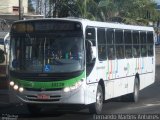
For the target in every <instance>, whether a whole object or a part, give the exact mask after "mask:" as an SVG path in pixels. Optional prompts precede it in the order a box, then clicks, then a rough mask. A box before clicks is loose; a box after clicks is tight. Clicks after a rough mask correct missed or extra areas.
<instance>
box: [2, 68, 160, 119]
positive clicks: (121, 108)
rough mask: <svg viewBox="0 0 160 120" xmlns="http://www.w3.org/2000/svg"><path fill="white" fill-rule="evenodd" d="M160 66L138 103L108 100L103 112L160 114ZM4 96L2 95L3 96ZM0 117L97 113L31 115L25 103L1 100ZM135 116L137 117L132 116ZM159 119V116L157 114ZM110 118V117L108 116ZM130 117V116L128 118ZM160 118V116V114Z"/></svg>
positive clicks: (67, 114)
mask: <svg viewBox="0 0 160 120" xmlns="http://www.w3.org/2000/svg"><path fill="white" fill-rule="evenodd" d="M159 78H160V66H157V69H156V82H155V83H154V84H152V85H151V86H149V87H147V88H145V89H143V90H142V91H141V92H140V100H139V102H138V103H136V104H135V103H132V102H126V101H122V100H121V99H118V98H117V99H112V100H109V101H106V103H105V105H104V109H103V113H102V114H107V115H117V114H133V115H136V114H160V94H159V91H160V79H159ZM1 97H2V96H1ZM0 115H1V116H2V117H0V119H2V120H4V119H5V117H7V116H8V117H10V118H12V117H13V118H16V119H18V120H82V119H83V120H93V119H95V118H96V117H95V115H91V114H89V112H88V109H85V108H84V109H82V110H80V111H74V112H73V111H61V112H53V110H52V108H50V109H46V110H45V111H44V114H43V115H42V114H41V115H31V114H30V113H29V111H28V110H27V108H26V105H25V104H7V103H5V102H0ZM132 117H133V118H136V117H137V116H136V117H134V116H132ZM156 118H157V119H158V117H157V116H156ZM106 119H109V118H106ZM128 119H129V118H128ZM159 119H160V116H159Z"/></svg>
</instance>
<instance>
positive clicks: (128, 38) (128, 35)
mask: <svg viewBox="0 0 160 120" xmlns="http://www.w3.org/2000/svg"><path fill="white" fill-rule="evenodd" d="M124 40H125V44H132V36H131V31H124Z"/></svg>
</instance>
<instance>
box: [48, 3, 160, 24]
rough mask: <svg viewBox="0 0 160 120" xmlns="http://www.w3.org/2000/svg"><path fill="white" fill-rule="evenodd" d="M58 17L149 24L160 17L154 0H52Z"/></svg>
mask: <svg viewBox="0 0 160 120" xmlns="http://www.w3.org/2000/svg"><path fill="white" fill-rule="evenodd" d="M51 1H52V2H55V1H56V2H55V3H56V13H57V14H58V17H67V16H72V17H73V16H74V17H81V18H85V19H91V20H98V21H115V22H122V23H127V24H140V25H148V23H149V22H150V21H152V22H155V21H157V20H158V19H159V17H160V13H159V12H158V11H157V10H156V4H155V3H154V2H153V0H51Z"/></svg>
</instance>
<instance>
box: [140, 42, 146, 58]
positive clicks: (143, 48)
mask: <svg viewBox="0 0 160 120" xmlns="http://www.w3.org/2000/svg"><path fill="white" fill-rule="evenodd" d="M141 56H142V57H146V56H147V45H141Z"/></svg>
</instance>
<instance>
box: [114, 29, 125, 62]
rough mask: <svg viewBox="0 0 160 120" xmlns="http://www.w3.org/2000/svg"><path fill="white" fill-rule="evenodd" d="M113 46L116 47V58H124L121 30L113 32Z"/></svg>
mask: <svg viewBox="0 0 160 120" xmlns="http://www.w3.org/2000/svg"><path fill="white" fill-rule="evenodd" d="M115 46H116V58H117V59H123V58H124V41H123V30H121V29H119V30H115Z"/></svg>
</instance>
